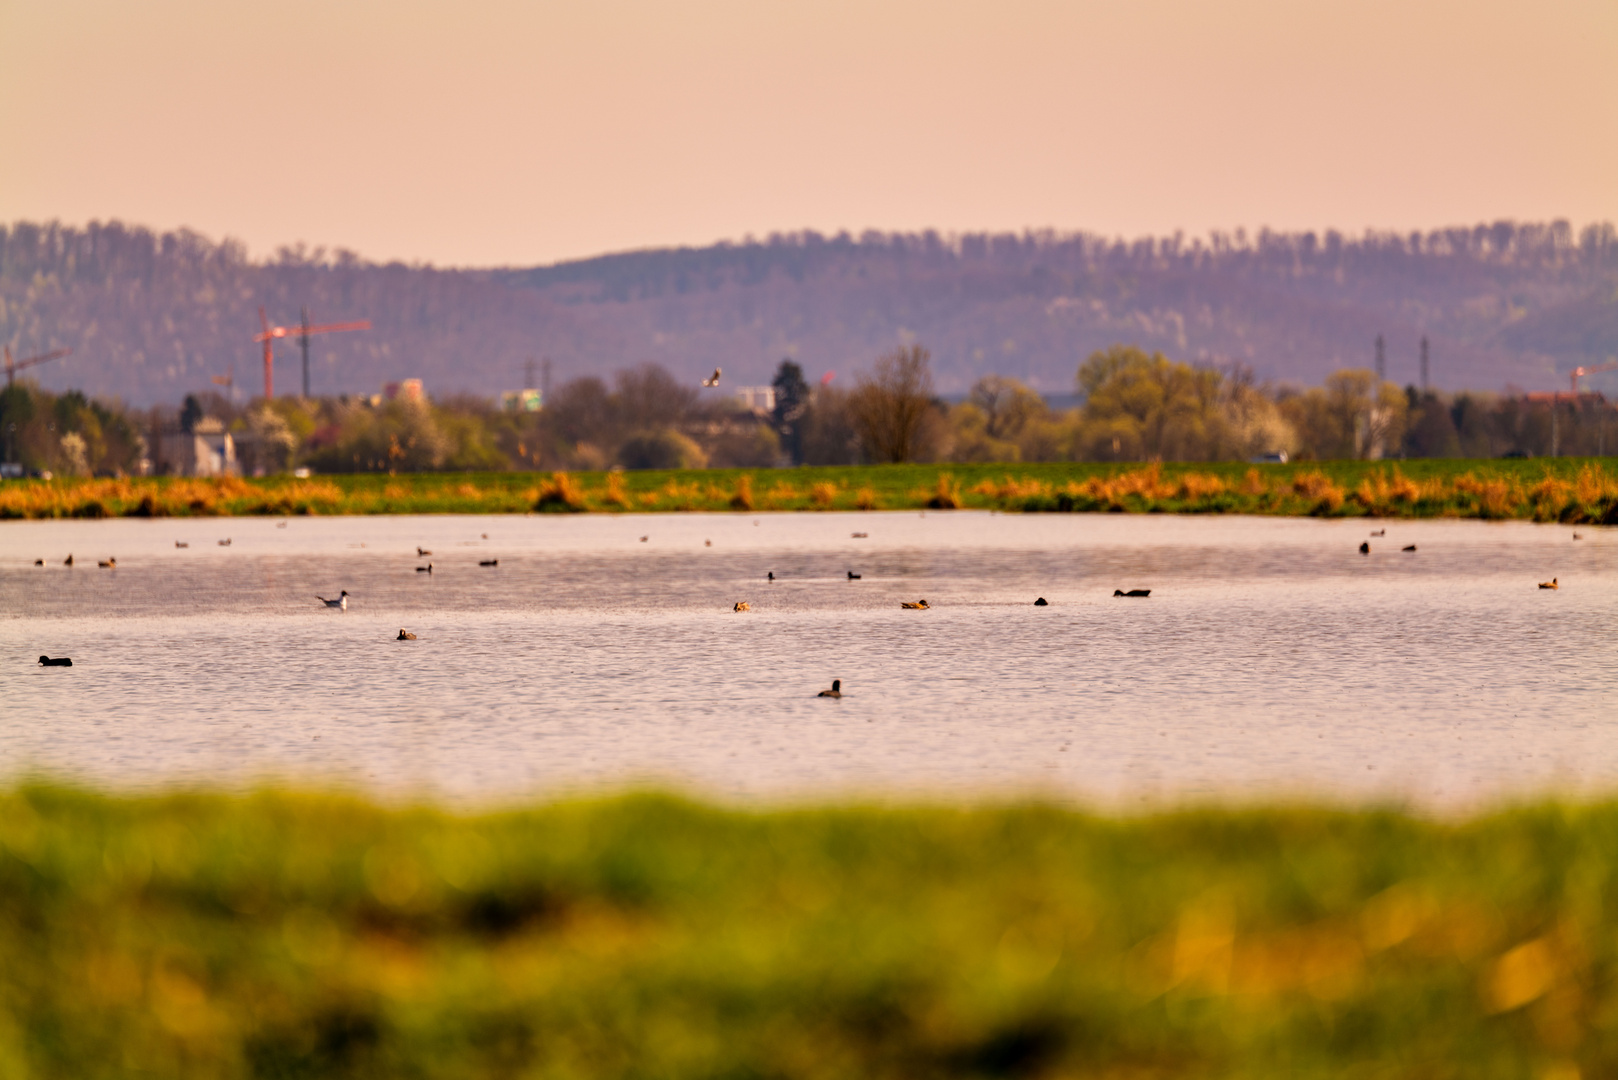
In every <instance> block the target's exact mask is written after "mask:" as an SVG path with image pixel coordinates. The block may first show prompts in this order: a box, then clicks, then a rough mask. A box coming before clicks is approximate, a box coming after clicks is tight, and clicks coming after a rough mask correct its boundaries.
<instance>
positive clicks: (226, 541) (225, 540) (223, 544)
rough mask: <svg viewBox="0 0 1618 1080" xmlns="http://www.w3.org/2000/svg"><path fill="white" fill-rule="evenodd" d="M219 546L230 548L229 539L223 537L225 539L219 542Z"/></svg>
mask: <svg viewBox="0 0 1618 1080" xmlns="http://www.w3.org/2000/svg"><path fill="white" fill-rule="evenodd" d="M219 546H220V547H229V546H230V537H228V536H227V537H225V539H223V540H221V541H219Z"/></svg>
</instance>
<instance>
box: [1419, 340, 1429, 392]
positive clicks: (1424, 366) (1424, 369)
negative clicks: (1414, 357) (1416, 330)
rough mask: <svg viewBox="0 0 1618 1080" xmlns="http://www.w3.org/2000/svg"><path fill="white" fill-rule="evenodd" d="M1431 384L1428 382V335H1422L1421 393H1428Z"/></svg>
mask: <svg viewBox="0 0 1618 1080" xmlns="http://www.w3.org/2000/svg"><path fill="white" fill-rule="evenodd" d="M1430 386H1431V384H1430V383H1429V382H1428V381H1427V335H1426V334H1423V335H1421V392H1422V393H1423V394H1425V393H1427V391H1428V389H1429V388H1430Z"/></svg>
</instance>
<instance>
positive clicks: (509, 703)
mask: <svg viewBox="0 0 1618 1080" xmlns="http://www.w3.org/2000/svg"><path fill="white" fill-rule="evenodd" d="M1377 527H1381V526H1380V524H1378V525H1377ZM1370 528H1371V526H1370V525H1367V524H1366V523H1363V522H1320V521H1310V520H1288V519H1269V518H1235V517H1213V518H1190V517H1163V516H1136V515H1106V516H1092V515H1028V516H1021V515H992V514H980V513H967V512H957V513H947V514H938V513H934V514H927V515H919V514H914V513H896V514H794V515H759V516H751V515H697V514H689V515H655V516H621V517H608V516H579V517H553V516H544V517H526V518H525V517H487V518H484V517H365V518H294V519H292V520H291V521H289V522H287V523H286V524H285V525H284V526H278V525H277V523H276V522H275V521H274V520H272V519H267V520H250V519H219V520H168V521H132V520H115V521H84V522H9V523H4V524H0V774H16V773H18V772H22V771H28V770H45V771H49V772H52V773H56V774H65V775H71V776H76V777H81V778H85V779H89V780H92V781H95V782H99V783H110V784H115V785H119V786H126V787H133V788H143V787H150V786H163V785H172V784H175V783H197V782H204V783H210V784H221V783H223V784H235V783H249V782H254V781H257V780H259V779H262V778H265V777H279V778H284V779H292V780H298V781H305V782H310V781H313V782H332V781H334V782H339V783H347V784H357V785H360V786H364V787H367V788H369V789H372V790H376V791H380V792H384V793H389V794H395V793H408V794H416V793H425V794H430V795H434V796H437V797H440V798H447V799H451V800H456V801H473V802H476V801H483V800H503V799H508V798H514V797H532V796H544V795H553V794H558V793H562V792H576V791H579V790H589V789H593V788H598V787H601V786H607V787H618V786H621V785H623V784H625V783H634V782H645V781H652V782H659V783H673V784H677V785H680V786H684V787H688V788H691V789H694V790H696V791H699V792H703V793H706V794H712V795H719V796H722V797H757V796H766V797H783V796H784V797H794V798H795V797H801V796H805V795H810V796H821V795H828V794H846V793H849V792H861V793H871V792H875V793H888V794H915V793H923V794H944V795H966V796H972V795H979V794H985V793H999V792H1004V791H1006V790H1027V789H1034V790H1039V791H1044V792H1047V793H1053V794H1057V795H1063V796H1073V797H1077V798H1080V799H1085V800H1092V801H1099V802H1103V803H1108V804H1117V803H1134V802H1138V801H1139V800H1142V799H1146V800H1155V799H1163V798H1168V799H1178V798H1186V797H1191V798H1199V797H1206V796H1218V797H1230V796H1234V797H1247V796H1253V795H1276V794H1285V795H1294V794H1304V795H1320V794H1329V795H1334V796H1341V797H1347V798H1362V797H1376V798H1398V799H1407V800H1413V801H1416V802H1420V803H1428V804H1436V805H1457V804H1460V805H1464V804H1469V803H1473V802H1476V801H1478V800H1480V799H1482V800H1494V799H1499V798H1503V797H1517V796H1521V795H1529V794H1536V793H1544V792H1562V793H1566V792H1570V791H1593V790H1611V789H1613V788H1614V787H1618V737H1615V736H1618V531H1614V530H1610V529H1609V530H1603V529H1591V528H1581V529H1579V530H1578V531H1579V532H1580V533H1581V534H1582V535H1583V539H1581V540H1578V541H1574V540H1573V539H1572V536H1573V532H1574V530H1572V529H1569V528H1566V527H1561V526H1535V525H1526V524H1520V523H1511V524H1486V523H1481V522H1417V523H1399V522H1393V523H1388V524H1387V526H1386V528H1387V535H1386V537H1383V538H1374V539H1372V540H1371V543H1372V545H1373V550H1372V552H1371V554H1370V555H1369V556H1362V555H1360V554H1359V552H1358V550H1357V548H1358V545H1359V543H1360V541H1361V540H1364V539H1366V538H1367V533H1368V532H1369V530H1370ZM855 532H863V533H869V537H867V538H863V539H857V538H854V537H853V536H852V535H851V534H852V533H855ZM643 536H644V537H646V539H645V540H644V541H643V540H641V537H643ZM227 537H228V538H229V539H230V540H231V545H230V546H229V547H222V546H219V545H218V543H217V541H219V540H221V539H225V538H227ZM176 540H180V541H185V542H187V543H188V544H189V547H187V548H183V549H180V548H176V547H175V546H174V545H175V541H176ZM709 542H711V546H710V543H709ZM1406 544H1415V545H1417V548H1418V550H1417V551H1416V552H1414V553H1405V552H1402V551H1400V548H1401V547H1403V546H1404V545H1406ZM418 546H420V547H424V548H428V549H431V551H432V552H433V554H432V555H431V556H430V558H431V560H432V563H433V569H434V572H433V573H432V574H431V575H428V574H425V573H418V572H417V570H416V567H418V566H425V565H426V564H427V561H428V557H420V558H418V557H417V556H416V554H415V551H416V548H417V547H418ZM69 552H71V553H72V554H73V555H74V556H75V562H76V565H75V567H73V568H72V569H68V568H66V567H64V566H63V565H62V560H63V559H64V558H65V557H66V556H67V554H68V553H69ZM109 556H116V557H117V561H118V566H117V569H115V570H102V569H98V568H97V567H96V560H97V559H105V558H108V557H109ZM36 558H43V559H44V560H45V562H46V565H45V566H44V567H36V566H34V565H33V560H34V559H36ZM483 559H498V560H499V566H497V567H480V566H479V565H478V563H479V561H480V560H483ZM768 571H774V573H775V575H776V578H777V580H776V582H775V583H774V584H769V583H767V582H766V581H765V580H764V578H765V574H766V572H768ZM849 571H853V572H855V573H858V574H860V575H861V579H860V580H858V581H850V580H848V578H847V574H848V572H849ZM1553 576H1554V577H1557V578H1558V579H1559V580H1560V582H1561V584H1562V588H1561V589H1560V590H1558V591H1556V592H1550V591H1541V590H1539V589H1537V588H1536V587H1535V586H1536V583H1537V582H1539V581H1541V580H1548V579H1550V578H1551V577H1553ZM345 588H346V589H347V590H348V591H349V593H350V601H351V606H350V609H349V610H348V611H347V612H346V613H341V612H336V611H327V610H326V609H325V608H323V607H322V606H321V605H320V603H319V602H318V601H317V600H316V599H315V596H316V594H319V595H322V596H328V597H330V596H336V595H337V593H338V591H339V590H341V589H345ZM1114 588H1124V589H1129V588H1150V589H1151V590H1152V595H1151V597H1150V599H1147V600H1125V599H1114V598H1113V596H1112V591H1113V589H1114ZM1036 596H1044V597H1045V598H1046V599H1048V600H1049V601H1050V606H1048V607H1044V608H1036V607H1034V606H1032V604H1033V600H1034V598H1035V597H1036ZM923 597H924V598H926V599H927V600H928V601H929V602H930V603H931V604H932V605H933V608H932V610H930V611H905V610H901V609H900V607H899V602H900V601H901V600H915V599H919V598H923ZM738 600H746V601H748V602H749V603H750V604H751V605H752V611H751V612H749V613H745V614H736V613H733V612H732V611H731V605H732V604H733V603H734V602H736V601H738ZM401 626H404V627H408V628H409V629H411V630H412V631H414V632H415V633H417V634H418V635H420V638H419V640H417V641H413V642H399V641H394V640H392V639H393V637H394V635H395V634H396V633H397V632H398V630H399V628H400V627H401ZM40 653H49V654H51V655H53V656H54V655H68V656H71V657H72V658H73V662H74V666H73V667H72V668H71V669H42V668H39V667H37V666H36V664H35V661H36V660H37V657H38V656H39V654H40ZM833 678H840V679H841V680H842V682H843V689H844V694H845V696H844V697H843V699H842V700H841V701H831V700H821V699H818V698H816V697H815V692H816V691H817V690H820V689H821V688H823V687H826V686H829V685H830V683H831V680H832V679H833Z"/></svg>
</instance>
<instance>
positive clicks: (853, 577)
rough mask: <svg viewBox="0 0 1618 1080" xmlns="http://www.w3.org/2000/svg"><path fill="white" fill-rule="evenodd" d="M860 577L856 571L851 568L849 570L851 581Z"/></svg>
mask: <svg viewBox="0 0 1618 1080" xmlns="http://www.w3.org/2000/svg"><path fill="white" fill-rule="evenodd" d="M859 579H860V576H859V575H858V574H856V573H855V572H854V571H852V570H850V571H849V572H848V580H850V581H858V580H859Z"/></svg>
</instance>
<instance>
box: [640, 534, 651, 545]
mask: <svg viewBox="0 0 1618 1080" xmlns="http://www.w3.org/2000/svg"><path fill="white" fill-rule="evenodd" d="M650 539H651V537H650V536H643V537H641V538H640V542H641V543H643V544H644V543H646V541H648V540H650Z"/></svg>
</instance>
